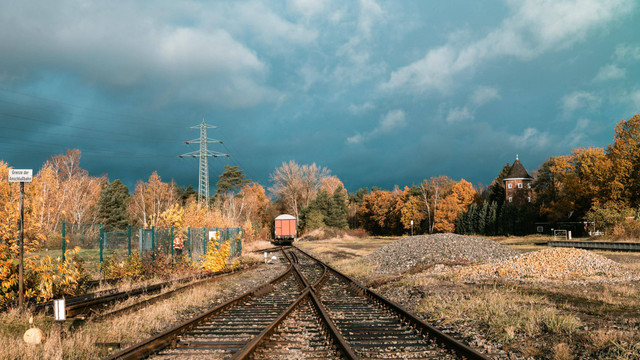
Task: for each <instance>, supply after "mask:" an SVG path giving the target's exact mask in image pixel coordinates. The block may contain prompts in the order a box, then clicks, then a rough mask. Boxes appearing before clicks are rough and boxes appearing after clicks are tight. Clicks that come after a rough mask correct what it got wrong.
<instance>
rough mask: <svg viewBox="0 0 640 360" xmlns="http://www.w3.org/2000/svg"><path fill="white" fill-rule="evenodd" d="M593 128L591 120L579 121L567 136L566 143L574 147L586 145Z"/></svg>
mask: <svg viewBox="0 0 640 360" xmlns="http://www.w3.org/2000/svg"><path fill="white" fill-rule="evenodd" d="M590 128H591V120H589V119H578V121H577V122H576V126H575V127H574V128H573V130H571V132H569V134H567V136H566V138H565V142H566V143H567V144H569V145H571V146H572V147H576V146H580V145H584V144H585V143H586V142H587V141H588V139H589V138H588V135H587V132H588V130H589V129H590Z"/></svg>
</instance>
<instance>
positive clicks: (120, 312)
mask: <svg viewBox="0 0 640 360" xmlns="http://www.w3.org/2000/svg"><path fill="white" fill-rule="evenodd" d="M261 265H262V264H257V265H253V266H250V267H248V268H245V269H242V270H238V271H232V272H227V273H223V274H219V275H216V276H213V277H210V278H207V279H204V280H200V281H196V282H193V283H190V284H187V285H185V286H181V287H179V288H177V289H174V290H171V291H167V292H165V293H162V294H160V295H156V296H154V297H152V298H149V299H146V300H143V301H140V302H137V303H135V304H133V305H129V306H127V307H124V308H122V309H118V310H114V311H111V312H108V313H106V314H102V315H99V316H96V317H94V318H93V320H95V321H102V320H105V319H109V318H112V317H114V316H120V315H123V314H125V313H129V312H132V311H135V310H137V309H140V308H143V307H145V306H148V305H151V304H155V303H157V302H158V301H161V300H164V299H167V298H170V297H172V296H174V295H177V294H179V293H181V292H183V291H186V290H189V289H191V288H194V287H196V286H200V285H204V284H207V283H210V282H214V281H219V280H222V279H224V278H226V277H229V276H232V275H238V274H242V273H244V272H247V271H249V270H253V269H256V268H257V267H258V266H261Z"/></svg>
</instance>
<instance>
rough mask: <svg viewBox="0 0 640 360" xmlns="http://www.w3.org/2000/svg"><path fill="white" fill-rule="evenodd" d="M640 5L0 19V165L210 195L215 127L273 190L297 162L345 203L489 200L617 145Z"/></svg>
mask: <svg viewBox="0 0 640 360" xmlns="http://www.w3.org/2000/svg"><path fill="white" fill-rule="evenodd" d="M639 6H640V4H638V3H637V2H636V1H632V0H576V1H558V0H555V1H546V0H523V1H515V0H508V1H488V2H482V3H480V2H470V1H446V2H445V1H411V2H410V1H375V0H361V1H331V0H313V1H312V0H291V1H277V2H276V1H220V2H206V1H182V2H175V1H154V2H142V1H140V2H92V1H59V2H56V3H55V6H53V5H52V4H51V2H50V1H20V2H8V1H5V2H2V3H0V48H1V49H2V56H0V159H3V160H5V161H7V162H9V164H10V165H11V166H13V167H16V168H35V169H38V168H40V166H41V165H42V163H43V162H44V161H45V160H46V159H47V158H49V157H50V155H51V154H55V153H61V152H63V151H64V150H65V149H67V148H78V149H80V150H82V152H83V157H82V161H81V166H82V167H83V168H86V169H88V170H89V171H90V173H91V174H92V175H101V174H104V173H107V174H108V175H109V178H110V179H111V180H114V179H117V178H120V179H122V180H123V181H124V182H125V184H127V185H129V186H130V187H132V186H133V184H134V183H135V181H136V180H137V179H146V178H147V177H148V176H149V175H150V174H151V172H152V171H154V170H158V172H159V174H160V175H161V176H162V178H163V179H165V180H169V179H171V178H173V179H175V180H176V182H177V183H178V184H179V185H186V184H189V183H191V184H194V185H197V160H195V159H179V158H177V155H179V154H182V153H186V152H189V151H193V150H196V149H197V148H196V145H186V144H184V141H185V140H190V139H193V138H196V137H197V136H198V134H197V131H196V130H192V129H189V128H188V127H189V126H191V125H195V124H197V123H199V122H200V121H201V120H202V118H204V119H205V120H206V121H207V122H208V123H209V124H213V125H217V126H218V127H219V128H218V129H215V130H212V131H210V137H212V138H218V139H221V140H223V141H224V146H220V145H216V144H213V145H211V146H210V149H211V150H215V151H221V152H225V153H229V154H230V155H231V157H230V158H229V159H213V160H211V161H210V169H211V171H210V176H211V179H212V181H211V182H212V186H213V184H214V183H215V177H216V176H217V175H218V174H219V173H220V171H221V169H222V168H223V166H224V164H225V163H229V164H232V165H239V166H240V167H241V168H243V169H245V170H246V172H247V175H248V176H249V177H250V178H252V179H254V180H257V181H259V182H261V183H262V184H265V185H267V186H268V185H270V184H269V174H271V173H272V172H273V170H274V169H275V168H276V167H277V166H279V165H280V164H281V163H282V162H284V161H289V160H295V161H296V162H298V163H307V164H310V163H313V162H315V163H317V164H318V165H321V166H326V167H328V168H329V169H330V170H331V171H332V173H333V174H334V175H337V176H338V177H339V178H340V179H342V180H343V182H344V183H345V185H346V187H347V188H348V190H350V191H355V190H356V189H357V188H359V187H364V186H368V187H371V186H374V185H375V186H378V187H383V188H392V187H393V185H395V184H398V185H400V186H404V185H410V184H412V183H419V182H420V181H421V180H422V179H425V178H429V177H431V176H437V175H448V176H450V177H452V178H454V179H460V178H465V179H467V180H469V181H471V182H472V183H478V182H481V183H484V184H488V183H490V182H491V180H492V179H493V178H494V177H495V176H496V175H497V173H498V172H499V171H500V169H501V167H502V166H503V165H504V164H505V163H506V162H512V161H513V160H514V158H515V155H516V154H519V156H520V159H521V161H522V162H523V163H524V165H525V166H526V167H527V168H528V169H529V170H535V169H536V168H538V166H539V165H540V164H542V163H543V162H544V161H545V160H546V159H547V158H548V157H549V156H551V155H559V154H566V153H568V152H570V151H571V149H572V148H574V147H588V146H599V147H603V146H606V145H607V144H609V143H610V142H611V141H612V138H613V131H614V126H615V124H616V123H617V122H618V121H619V120H620V119H622V118H625V119H628V118H630V117H631V116H632V115H634V114H636V113H640V83H639V81H638V80H640V36H639V35H638V34H640V21H639V20H640V19H639V15H638V14H639V9H638V7H639Z"/></svg>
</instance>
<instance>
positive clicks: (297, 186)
mask: <svg viewBox="0 0 640 360" xmlns="http://www.w3.org/2000/svg"><path fill="white" fill-rule="evenodd" d="M330 173H331V172H330V171H329V170H328V169H327V168H325V167H319V166H317V165H316V164H315V163H313V164H311V165H298V164H297V163H296V162H295V161H293V160H291V161H289V162H288V163H284V162H283V163H282V166H280V167H279V168H276V170H275V171H274V172H273V174H271V181H272V182H273V186H272V187H270V188H269V191H271V192H272V193H273V194H275V195H276V196H277V197H278V198H280V200H282V201H283V202H284V204H285V206H286V208H287V211H290V212H292V213H293V214H294V216H295V217H296V218H297V217H298V216H299V214H300V210H302V208H304V207H306V206H309V203H310V202H311V200H313V199H314V198H315V196H316V194H317V193H318V190H319V189H320V187H321V186H322V180H323V179H325V178H327V177H329V175H330Z"/></svg>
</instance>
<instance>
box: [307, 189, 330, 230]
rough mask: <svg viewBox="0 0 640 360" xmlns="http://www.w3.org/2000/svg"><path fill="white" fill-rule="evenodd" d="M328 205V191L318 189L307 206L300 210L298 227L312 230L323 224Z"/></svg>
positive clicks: (327, 214)
mask: <svg viewBox="0 0 640 360" xmlns="http://www.w3.org/2000/svg"><path fill="white" fill-rule="evenodd" d="M330 206H331V197H330V196H329V193H328V192H327V191H326V190H324V189H320V191H318V194H317V195H316V197H315V199H313V200H311V202H310V203H309V206H307V207H305V208H303V209H302V210H300V227H301V228H304V229H307V230H313V229H316V228H318V227H320V226H323V225H325V222H326V220H327V218H328V217H329V207H330Z"/></svg>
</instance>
